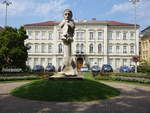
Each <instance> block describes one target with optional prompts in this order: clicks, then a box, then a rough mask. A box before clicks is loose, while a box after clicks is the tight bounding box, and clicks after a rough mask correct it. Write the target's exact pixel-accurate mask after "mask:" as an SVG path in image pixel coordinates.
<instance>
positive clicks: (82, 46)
mask: <svg viewBox="0 0 150 113" xmlns="http://www.w3.org/2000/svg"><path fill="white" fill-rule="evenodd" d="M83 52H84V44H81V53H83Z"/></svg>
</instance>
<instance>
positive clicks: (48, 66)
mask: <svg viewBox="0 0 150 113" xmlns="http://www.w3.org/2000/svg"><path fill="white" fill-rule="evenodd" d="M45 71H46V72H55V67H54V66H53V65H51V64H50V65H47V66H46V68H45Z"/></svg>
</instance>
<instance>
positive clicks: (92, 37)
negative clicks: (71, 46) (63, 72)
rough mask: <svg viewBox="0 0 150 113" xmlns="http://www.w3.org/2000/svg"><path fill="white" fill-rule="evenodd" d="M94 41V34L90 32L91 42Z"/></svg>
mask: <svg viewBox="0 0 150 113" xmlns="http://www.w3.org/2000/svg"><path fill="white" fill-rule="evenodd" d="M93 39H94V32H90V40H93Z"/></svg>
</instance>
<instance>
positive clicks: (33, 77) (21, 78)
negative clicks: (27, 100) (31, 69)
mask: <svg viewBox="0 0 150 113" xmlns="http://www.w3.org/2000/svg"><path fill="white" fill-rule="evenodd" d="M40 78H41V77H38V76H12V77H0V81H15V80H35V79H40Z"/></svg>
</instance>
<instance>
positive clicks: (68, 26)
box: [59, 9, 75, 43]
mask: <svg viewBox="0 0 150 113" xmlns="http://www.w3.org/2000/svg"><path fill="white" fill-rule="evenodd" d="M72 16H73V15H72V11H71V10H70V9H66V10H65V11H64V20H63V21H62V22H61V23H60V24H59V26H60V28H61V29H62V32H63V33H62V38H61V39H62V40H63V42H65V43H71V42H72V41H73V36H74V30H75V23H74V21H73V19H72Z"/></svg>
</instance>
